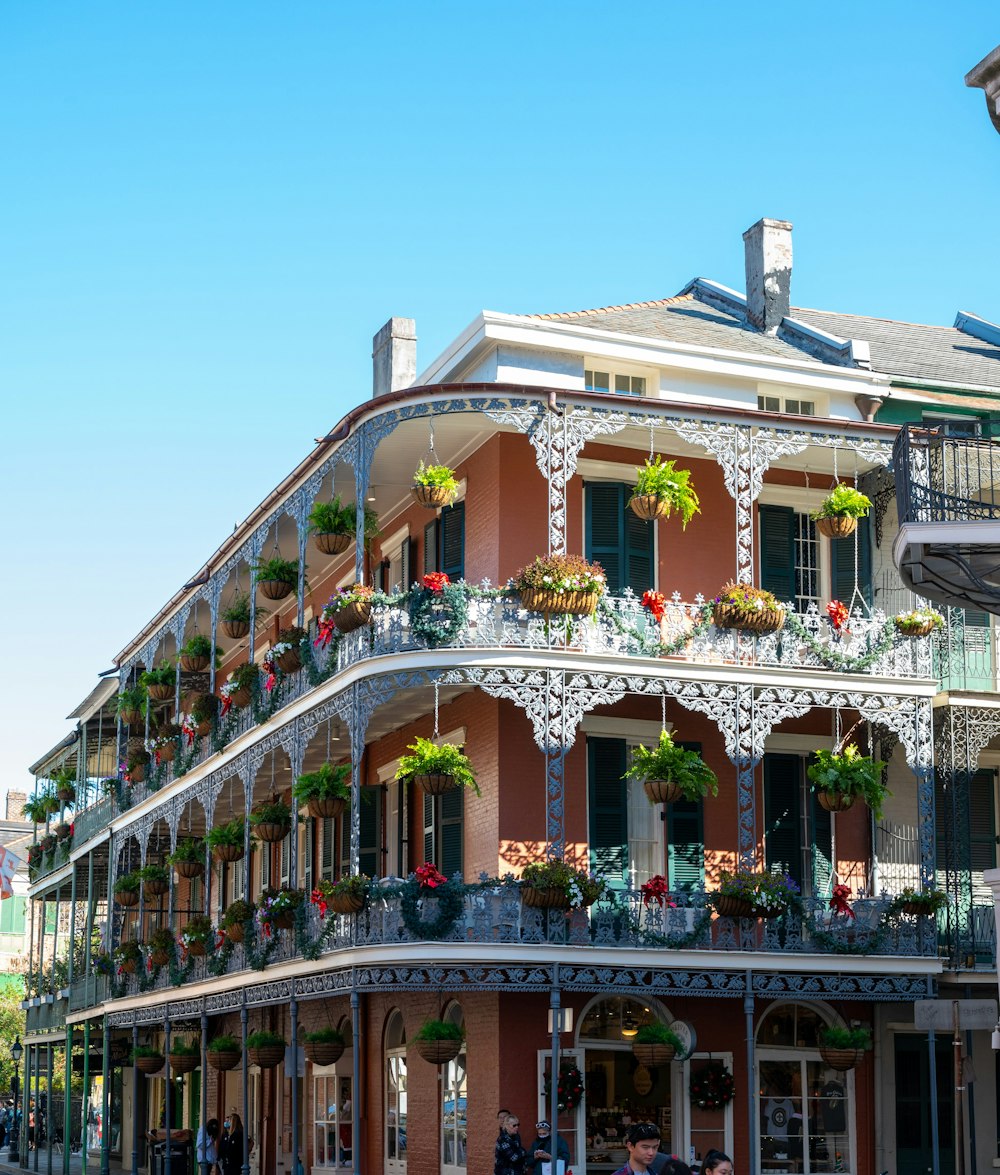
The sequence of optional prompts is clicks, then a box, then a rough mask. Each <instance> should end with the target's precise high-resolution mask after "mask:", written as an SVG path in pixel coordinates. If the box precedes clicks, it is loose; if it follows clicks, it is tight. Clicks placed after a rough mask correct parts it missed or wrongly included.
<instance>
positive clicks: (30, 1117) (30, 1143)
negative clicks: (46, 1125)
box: [28, 1102, 35, 1151]
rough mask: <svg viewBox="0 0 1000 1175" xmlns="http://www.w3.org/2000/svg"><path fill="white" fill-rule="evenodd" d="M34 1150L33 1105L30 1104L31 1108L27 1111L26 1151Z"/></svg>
mask: <svg viewBox="0 0 1000 1175" xmlns="http://www.w3.org/2000/svg"><path fill="white" fill-rule="evenodd" d="M34 1149H35V1103H34V1102H32V1103H31V1108H30V1109H29V1110H28V1150H29V1151H33V1150H34Z"/></svg>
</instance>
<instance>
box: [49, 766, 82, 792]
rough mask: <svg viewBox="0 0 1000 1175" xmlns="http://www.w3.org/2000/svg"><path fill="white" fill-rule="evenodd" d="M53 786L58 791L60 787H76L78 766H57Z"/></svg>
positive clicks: (53, 773) (53, 775) (53, 776)
mask: <svg viewBox="0 0 1000 1175" xmlns="http://www.w3.org/2000/svg"><path fill="white" fill-rule="evenodd" d="M52 787H53V790H55V791H58V790H59V788H61V787H62V788H66V787H72V788H75V787H76V768H75V767H71V766H69V764H63V766H62V767H59V768H57V769H56V770H55V771H53V772H52Z"/></svg>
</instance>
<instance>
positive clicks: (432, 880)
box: [415, 861, 448, 889]
mask: <svg viewBox="0 0 1000 1175" xmlns="http://www.w3.org/2000/svg"><path fill="white" fill-rule="evenodd" d="M415 872H416V876H417V881H419V882H420V884H421V885H425V886H427V888H428V889H437V887H438V886H439V885H446V884H447V882H448V878H447V877H445V875H444V874H443V873H440V872H439V871H438V869H437V867H436V866H434V865H432V864H431V863H430V862H429V861H427V862H425V863H424V864H423V865H419V866H418V867H417V869H416V871H415Z"/></svg>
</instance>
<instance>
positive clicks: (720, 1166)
mask: <svg viewBox="0 0 1000 1175" xmlns="http://www.w3.org/2000/svg"><path fill="white" fill-rule="evenodd" d="M701 1175H733V1160H732V1159H731V1158H730V1157H729V1156H728V1155H724V1154H723V1153H722V1151H717V1150H715V1149H714V1148H713V1149H712V1150H710V1151H707V1152H706V1154H705V1157H704V1159H703V1160H702V1163H701Z"/></svg>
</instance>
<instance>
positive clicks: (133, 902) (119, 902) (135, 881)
mask: <svg viewBox="0 0 1000 1175" xmlns="http://www.w3.org/2000/svg"><path fill="white" fill-rule="evenodd" d="M141 888H142V878H141V877H140V876H139V874H138V872H136V873H125V874H123V875H122V876H121V877H119V878H118V879H117V880H116V881H115V884H114V889H113V890H112V893H113V894H114V899H115V905H116V906H138V904H139V890H140V889H141Z"/></svg>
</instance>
